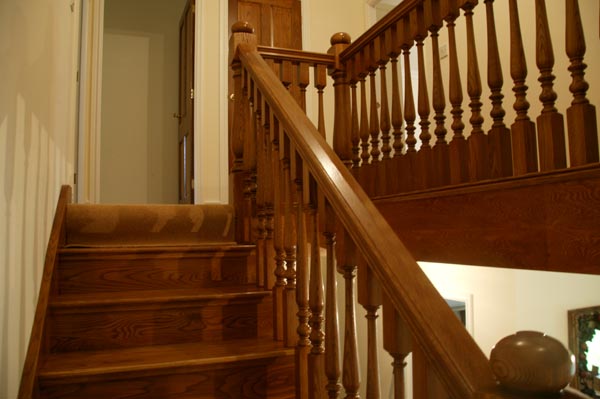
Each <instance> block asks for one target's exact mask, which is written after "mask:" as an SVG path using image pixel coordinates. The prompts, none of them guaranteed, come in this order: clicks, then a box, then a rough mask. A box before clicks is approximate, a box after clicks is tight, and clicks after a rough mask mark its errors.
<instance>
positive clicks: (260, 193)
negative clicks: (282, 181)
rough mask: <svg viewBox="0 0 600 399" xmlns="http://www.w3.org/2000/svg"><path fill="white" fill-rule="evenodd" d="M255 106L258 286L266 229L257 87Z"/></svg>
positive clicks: (262, 282) (263, 268)
mask: <svg viewBox="0 0 600 399" xmlns="http://www.w3.org/2000/svg"><path fill="white" fill-rule="evenodd" d="M254 98H256V104H257V105H256V107H255V110H254V114H255V124H256V126H255V131H256V154H257V157H256V176H257V177H256V183H257V184H256V215H257V218H256V227H255V231H256V233H255V235H256V284H257V285H258V286H259V287H264V286H265V271H266V269H267V267H266V264H265V239H266V236H267V229H266V215H265V181H264V174H265V165H264V162H265V157H264V152H265V145H264V144H265V134H264V130H263V126H264V122H263V121H264V120H263V118H264V115H263V112H262V107H263V106H264V103H263V100H262V95H261V93H260V91H259V90H258V89H256V94H255V95H254Z"/></svg>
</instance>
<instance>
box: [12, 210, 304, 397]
mask: <svg viewBox="0 0 600 399" xmlns="http://www.w3.org/2000/svg"><path fill="white" fill-rule="evenodd" d="M194 208H195V209H194ZM220 208H221V209H215V207H214V206H213V207H212V210H211V212H212V214H209V213H210V212H208V213H207V212H204V216H205V217H204V219H203V221H202V226H203V227H201V229H200V230H198V229H190V228H189V227H186V226H187V224H186V223H182V222H181V221H177V222H176V223H175V224H178V225H179V228H178V229H177V228H176V227H174V226H171V227H170V228H171V229H177V230H178V232H179V234H180V237H179V239H180V240H181V241H182V242H184V243H185V245H177V243H176V242H168V243H166V242H165V241H169V240H171V239H170V238H167V239H163V238H161V235H163V234H165V236H170V234H166V233H164V228H163V229H157V228H155V227H156V226H157V225H158V226H167V225H168V223H145V221H148V220H149V219H148V218H149V216H150V219H152V220H154V218H153V216H152V214H153V213H158V214H162V215H169V216H168V217H166V218H167V219H168V220H169V221H173V220H175V219H177V218H178V217H179V218H181V219H182V220H186V219H193V218H194V217H193V216H192V215H196V214H198V212H202V211H203V210H202V206H194V207H185V206H177V205H174V206H160V207H157V206H147V207H143V206H139V207H138V206H135V207H131V206H130V207H124V206H121V207H119V206H92V205H88V206H86V205H68V206H67V210H66V223H65V242H64V243H63V244H62V245H60V247H59V250H58V254H57V258H58V261H57V263H56V268H55V271H54V275H53V277H54V278H53V281H52V289H51V293H50V295H49V299H48V307H47V312H46V321H45V328H44V330H43V334H42V335H43V343H42V350H41V354H40V358H39V363H38V364H39V368H38V371H37V385H36V387H35V390H36V391H37V396H38V397H40V398H133V397H135V398H142V397H143V398H192V397H193V398H242V397H243V398H288V397H289V398H291V397H294V389H295V388H294V356H293V349H287V348H284V347H283V345H282V344H281V343H279V342H277V341H275V340H274V339H273V301H272V298H271V292H270V291H267V290H265V289H263V288H261V287H258V286H257V284H256V262H255V247H254V246H251V245H238V244H236V243H235V242H233V241H232V239H231V234H230V233H229V232H228V231H229V229H228V225H227V221H226V219H228V218H229V220H231V213H232V212H231V209H230V208H229V207H226V206H223V207H220ZM182 213H185V214H186V215H183V216H182V215H181V214H182ZM115 214H118V217H116V218H114V217H113V216H114V215H115ZM82 215H85V217H82ZM107 215H108V216H107ZM111 215H112V216H111ZM221 215H228V217H221ZM111 218H112V219H115V220H116V219H119V220H127V227H126V229H125V233H123V234H121V232H120V230H122V228H121V227H118V225H119V224H118V223H117V224H115V223H111V222H110V220H111ZM158 219H161V218H160V217H159V218H158ZM82 220H83V221H82ZM219 224H220V225H219ZM107 225H112V226H117V227H114V228H113V230H112V231H109V229H106V228H105V227H106V226H107ZM150 225H152V226H154V228H148V226H150ZM216 226H218V228H217V227H216ZM94 229H95V232H94ZM186 229H187V231H186ZM224 229H225V230H227V233H226V234H221V233H222V232H223V231H224ZM194 230H195V231H194ZM211 230H212V233H211ZM90 231H92V233H91V234H90ZM207 231H208V232H207ZM119 236H121V237H123V238H121V239H119V238H118V237H119ZM198 236H201V239H200V240H198V239H196V238H194V237H198ZM194 240H196V242H194ZM83 241H85V244H82V242H83ZM23 397H27V396H23ZM34 397H35V396H34Z"/></svg>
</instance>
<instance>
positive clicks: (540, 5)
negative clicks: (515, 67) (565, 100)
mask: <svg viewBox="0 0 600 399" xmlns="http://www.w3.org/2000/svg"><path fill="white" fill-rule="evenodd" d="M535 20H536V63H537V66H538V68H539V70H540V77H539V78H538V81H539V82H540V83H541V84H542V93H541V94H540V101H541V102H542V104H544V108H543V109H542V114H541V115H540V116H538V117H537V119H536V122H537V129H538V143H539V147H540V150H539V153H540V170H541V171H546V170H554V169H561V168H565V167H566V166H567V155H566V149H565V127H564V126H565V123H564V119H563V116H562V115H561V114H559V113H558V110H557V109H556V107H555V106H554V102H555V101H556V98H557V95H556V92H555V91H554V89H553V82H554V79H555V76H554V75H553V74H552V68H553V67H554V51H553V50H552V39H551V37H550V27H549V26H548V16H547V14H546V1H545V0H535Z"/></svg>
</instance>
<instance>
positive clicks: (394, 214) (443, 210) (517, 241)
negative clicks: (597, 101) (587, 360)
mask: <svg viewBox="0 0 600 399" xmlns="http://www.w3.org/2000/svg"><path fill="white" fill-rule="evenodd" d="M376 204H377V207H378V208H379V209H380V211H381V212H382V213H383V214H384V216H385V217H386V218H387V220H388V222H389V223H390V224H391V226H392V228H393V229H394V230H395V231H396V232H397V233H398V235H399V236H400V238H401V239H402V241H403V242H404V244H405V245H406V246H407V247H408V249H409V250H410V251H411V253H412V254H413V255H414V256H415V257H416V258H417V259H418V260H423V261H431V262H446V263H459V264H471V265H482V266H498V267H507V268H519V269H532V270H549V271H563V272H574V273H590V274H600V168H599V167H594V168H587V169H583V170H574V171H567V172H559V173H554V174H546V175H541V176H538V177H530V178H525V179H507V180H505V181H504V182H501V183H495V184H479V185H473V186H464V187H462V188H457V189H453V190H452V189H450V190H438V191H433V192H431V193H429V194H427V193H425V194H420V195H412V196H411V195H405V196H402V197H395V198H387V199H380V200H377V201H376Z"/></svg>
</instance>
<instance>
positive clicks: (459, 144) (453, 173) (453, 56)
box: [441, 0, 469, 184]
mask: <svg viewBox="0 0 600 399" xmlns="http://www.w3.org/2000/svg"><path fill="white" fill-rule="evenodd" d="M441 4H442V15H445V16H446V17H445V20H446V26H447V28H448V52H449V60H448V65H449V73H448V76H449V83H448V99H449V100H450V104H451V105H452V109H451V110H450V113H451V114H452V124H451V126H450V127H451V129H452V132H453V136H452V141H450V182H451V183H452V184H457V183H464V182H467V181H468V180H469V153H468V150H467V141H466V140H465V136H464V135H463V130H464V128H465V124H464V123H463V121H462V114H463V109H462V102H463V92H462V83H461V80H460V73H459V67H458V52H457V50H456V33H455V26H456V24H455V21H456V18H457V17H458V16H459V10H458V7H457V4H456V0H442V1H441Z"/></svg>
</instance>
